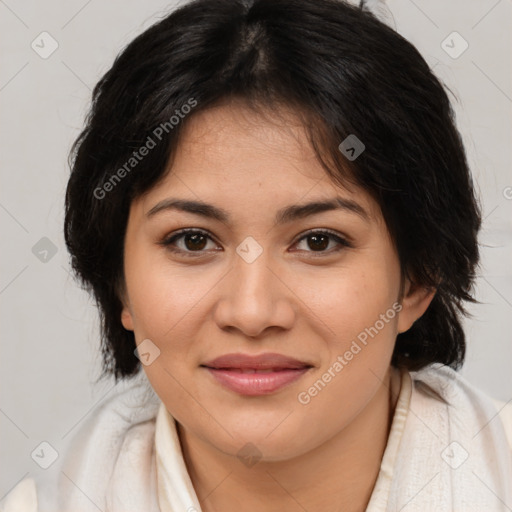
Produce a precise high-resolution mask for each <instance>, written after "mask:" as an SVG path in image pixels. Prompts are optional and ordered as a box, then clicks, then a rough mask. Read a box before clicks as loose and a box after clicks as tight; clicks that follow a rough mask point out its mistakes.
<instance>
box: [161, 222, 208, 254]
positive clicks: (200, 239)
mask: <svg viewBox="0 0 512 512" xmlns="http://www.w3.org/2000/svg"><path fill="white" fill-rule="evenodd" d="M208 241H212V242H213V239H212V237H211V236H210V235H209V234H208V233H207V232H205V231H198V230H191V229H187V230H184V231H180V232H179V233H176V234H174V235H172V236H170V237H168V238H166V239H165V240H163V241H162V242H160V243H161V244H162V245H163V246H165V247H167V248H168V249H169V250H170V251H172V252H175V253H179V254H183V255H184V256H192V257H194V256H201V255H202V254H203V253H206V252H208V250H207V249H206V247H207V245H208ZM214 250H215V249H214ZM194 253H195V254H194Z"/></svg>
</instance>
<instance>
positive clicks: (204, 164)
mask: <svg viewBox="0 0 512 512" xmlns="http://www.w3.org/2000/svg"><path fill="white" fill-rule="evenodd" d="M183 128H184V129H183V132H182V133H181V136H180V140H179V143H178V147H177V149H176V152H175V154H174V156H173V159H172V161H171V163H170V165H169V167H168V172H167V175H166V176H165V178H164V179H163V180H162V181H160V182H159V183H158V185H157V186H156V187H154V188H153V189H152V190H151V191H149V193H148V194H146V195H145V201H144V203H145V205H146V206H145V208H144V209H145V210H146V211H148V210H149V209H150V208H151V207H152V204H153V203H154V202H155V201H158V200H162V199H163V198H165V197H167V196H169V195H172V196H176V195H181V196H184V197H187V198H189V199H202V200H205V201H207V202H210V203H212V202H221V203H222V206H223V207H225V208H227V209H229V208H230V206H229V204H232V205H239V204H240V203H244V204H246V205H247V206H248V207H249V206H250V205H251V204H255V203H256V202H258V201H256V200H255V198H256V197H257V198H258V200H259V203H260V204H261V205H262V207H265V208H266V209H268V208H269V207H272V205H276V206H277V205H278V204H281V203H282V204H285V203H291V202H295V203H297V202H299V201H300V202H305V201H306V200H307V199H310V200H311V199H328V198H332V197H334V196H342V197H344V198H347V199H357V202H358V203H360V204H361V205H362V206H363V208H364V209H365V210H366V211H367V212H368V213H369V215H370V216H371V217H377V218H378V217H379V208H378V205H376V203H375V202H374V201H373V200H372V199H371V197H370V196H369V195H368V194H367V193H366V192H365V191H364V190H363V189H361V188H358V187H355V186H354V185H350V188H347V187H344V186H340V185H339V184H335V183H334V182H333V181H332V179H331V178H330V177H329V176H328V175H327V173H326V171H325V169H324V168H323V167H322V165H321V163H320V162H319V160H318V156H317V154H316V153H315V151H314V149H313V148H312V146H311V143H310V141H309V139H308V134H307V131H306V129H305V127H304V124H303V122H302V121H301V119H300V117H299V116H298V115H297V114H296V113H294V112H292V111H290V110H289V109H286V108H281V109H279V110H273V111H270V110H262V111H254V110H252V109H250V108H249V107H247V106H246V105H244V104H243V103H241V102H236V101H233V102H230V103H229V104H223V105H219V106H216V107H214V108H210V109H207V110H204V111H199V112H196V113H194V115H193V116H191V117H190V119H187V122H186V123H185V125H184V127H183Z"/></svg>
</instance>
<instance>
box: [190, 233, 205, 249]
mask: <svg viewBox="0 0 512 512" xmlns="http://www.w3.org/2000/svg"><path fill="white" fill-rule="evenodd" d="M201 238H202V239H203V240H202V243H201V242H198V240H200V239H201ZM189 242H192V246H191V245H190V244H189ZM198 243H199V245H196V244H198ZM205 245H206V240H205V237H204V236H203V235H201V234H200V233H192V234H188V235H185V246H186V247H187V249H190V250H193V249H203V248H204V246H205Z"/></svg>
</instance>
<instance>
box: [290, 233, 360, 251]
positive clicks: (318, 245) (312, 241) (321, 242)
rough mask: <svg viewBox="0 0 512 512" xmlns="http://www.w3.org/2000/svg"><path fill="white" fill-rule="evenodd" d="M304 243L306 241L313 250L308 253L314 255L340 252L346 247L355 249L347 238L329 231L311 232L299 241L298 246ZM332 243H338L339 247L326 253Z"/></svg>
mask: <svg viewBox="0 0 512 512" xmlns="http://www.w3.org/2000/svg"><path fill="white" fill-rule="evenodd" d="M302 241H306V244H305V245H306V247H308V248H309V249H311V251H309V250H307V249H306V252H313V253H315V252H316V253H332V252H338V251H340V250H342V249H343V248H345V247H353V246H352V244H351V243H350V242H348V241H347V240H346V239H345V238H343V237H341V236H340V235H338V234H337V233H334V232H332V231H329V230H316V231H309V232H307V233H306V234H305V235H303V236H302V237H301V238H300V239H299V240H298V241H297V244H300V243H301V242H302ZM331 241H334V242H336V244H337V245H338V247H337V248H335V249H332V250H329V251H326V250H325V249H327V248H328V247H329V244H330V242H331Z"/></svg>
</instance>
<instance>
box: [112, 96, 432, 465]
mask: <svg viewBox="0 0 512 512" xmlns="http://www.w3.org/2000/svg"><path fill="white" fill-rule="evenodd" d="M270 116H271V114H269V113H267V115H266V116H265V117H260V116H259V115H256V114H255V113H253V112H250V111H248V110H246V109H244V107H243V105H241V104H231V105H229V106H227V105H225V106H222V107H217V108H215V109H211V110H208V111H205V112H198V113H196V114H195V115H194V117H193V118H191V119H190V120H189V124H188V125H187V127H186V131H185V132H184V136H183V138H182V140H181V142H180V146H179V148H178V152H177V154H176V157H175V159H174V161H173V163H172V168H171V169H170V172H169V173H168V174H167V176H166V177H165V179H163V180H162V181H161V182H160V183H159V184H158V185H157V186H155V187H154V188H153V189H152V190H150V191H149V193H147V194H145V195H144V196H141V197H139V198H138V199H137V200H135V201H134V202H133V203H132V205H131V210H130V214H129V220H128V226H127V232H126V238H125V254H124V271H125V283H126V293H125V297H124V299H123V302H124V309H123V312H122V322H123V325H124V327H125V328H126V329H129V330H133V331H134V334H135V338H136V343H137V345H141V343H143V345H142V346H141V347H139V348H141V349H142V350H141V352H143V353H145V354H146V356H145V358H146V361H145V363H147V364H144V365H143V368H144V371H145V372H146V374H147V377H148V379H149V381H150V383H151V385H152V387H153V388H154V390H155V392H156V393H157V394H158V395H159V397H160V398H161V400H162V401H163V402H164V404H165V405H166V407H167V410H168V411H169V412H170V413H171V414H172V416H173V417H174V418H175V419H176V420H177V421H178V422H179V424H180V428H183V429H185V431H187V432H189V433H191V434H192V435H194V436H195V437H196V438H198V439H201V440H202V441H203V442H204V443H207V444H209V445H210V446H212V447H216V448H217V449H219V450H221V451H222V452H223V453H226V454H233V455H234V454H236V453H237V452H238V451H239V450H240V449H241V447H243V446H244V445H245V444H246V443H248V442H251V443H253V444H254V445H256V446H257V447H258V449H259V450H260V451H261V452H262V453H263V457H264V458H265V459H267V460H284V459H288V458H291V457H294V456H297V455H300V454H302V453H305V452H307V451H308V450H311V449H313V448H315V447H316V446H319V445H320V444H321V443H323V442H325V441H326V440H327V439H329V438H331V437H332V436H334V435H336V434H337V433H338V432H340V431H341V430H342V429H344V428H346V427H347V426H348V425H349V424H351V423H352V422H353V421H355V419H356V418H357V417H358V415H359V414H360V413H361V411H363V410H364V408H365V407H366V406H367V404H369V403H370V402H371V400H372V398H373V397H374V396H375V394H376V393H377V390H378V389H379V386H381V385H382V382H381V379H383V378H384V376H385V375H386V374H387V372H388V370H389V365H390V359H391V355H392V352H393V347H394V343H395V339H396V336H397V333H399V332H403V331H405V330H407V329H408V328H409V327H410V326H411V325H412V323H413V322H414V320H416V319H417V318H418V317H419V316H420V315H421V314H422V313H423V311H424V310H425V309H426V307H427V306H428V303H429V301H430V298H431V297H430V296H428V295H427V294H426V293H424V292H423V291H422V290H421V289H417V288H415V287H413V286H411V285H410V283H409V282H408V281H407V282H405V290H404V291H405V296H404V298H403V300H401V303H400V304H399V303H398V300H399V296H400V286H401V275H400V266H399V260H398V256H397V253H396V250H395V248H394V245H393V243H392V241H391V239H390V236H389V233H388V230H387V229H386V225H385V223H384V220H383V218H382V215H381V212H380V209H379V207H378V205H377V204H376V203H375V202H374V201H373V200H372V199H371V198H370V197H369V195H368V194H367V193H365V192H364V191H363V190H360V189H356V188H353V187H352V188H351V190H350V191H349V190H348V189H345V188H342V187H340V186H338V185H334V184H333V183H332V182H331V181H330V180H329V178H328V177H327V175H326V174H325V171H324V170H323V168H322V167H321V165H320V163H319V162H318V161H317V160H316V158H315V154H314V152H313V150H312V149H311V147H310V145H309V143H308V142H307V139H306V134H305V132H304V130H303V128H302V127H301V125H300V123H298V121H295V120H294V118H293V116H292V114H290V113H288V114H285V113H283V116H288V117H287V118H285V117H280V118H277V117H276V118H272V117H270ZM175 200H181V201H195V202H202V203H206V204H207V205H211V206H209V207H202V208H197V205H196V207H195V212H194V211H191V210H193V208H184V207H183V203H182V207H180V205H179V204H178V205H177V204H176V203H175V205H174V206H172V205H171V204H170V203H171V201H175ZM337 200H338V202H337V203H336V201H337ZM322 202H332V204H337V207H336V208H332V207H331V208H326V207H325V206H324V207H316V208H315V207H311V208H309V209H297V208H294V209H293V208H290V207H291V206H293V205H301V206H302V205H305V204H307V203H322ZM189 206H190V205H189ZM212 212H214V213H215V214H216V215H213V213H212ZM283 212H285V213H283ZM184 230H192V231H193V233H192V234H190V233H189V234H187V233H185V234H183V231H184ZM269 352H270V353H277V354H281V355H283V356H286V357H288V358H293V359H295V360H298V361H299V362H300V363H302V364H303V365H304V364H306V365H307V366H308V369H306V370H302V371H297V370H287V371H284V373H283V371H281V372H282V373H281V375H277V374H278V373H279V372H278V371H275V372H272V377H269V374H267V377H264V376H263V374H261V375H259V376H258V377H256V376H254V375H253V376H246V377H245V378H246V380H247V381H249V380H251V382H252V383H253V385H252V387H251V386H250V385H247V386H246V387H243V384H241V385H240V386H242V387H243V389H242V388H240V387H238V388H233V387H229V386H226V385H225V384H223V383H221V382H220V380H219V378H217V377H216V375H220V373H221V371H219V370H217V371H212V370H209V369H208V368H206V367H205V366H203V365H205V364H206V363H208V362H210V361H212V360H213V359H214V358H217V357H219V356H222V355H225V354H233V353H236V354H247V355H260V354H263V353H269ZM229 373H231V376H233V371H229ZM285 373H286V375H287V376H288V377H290V376H291V375H292V374H293V378H292V377H290V379H291V380H289V381H288V380H287V378H288V377H283V375H284V374H285ZM224 375H225V376H226V373H225V372H224ZM276 375H277V376H276ZM238 377H240V374H239V375H238ZM238 377H237V379H238ZM274 377H275V378H276V379H277V381H279V382H281V383H282V385H281V387H277V388H275V386H274V388H275V389H273V388H272V387H264V386H263V385H262V387H260V388H258V387H257V386H258V384H257V382H256V381H257V379H260V381H259V382H262V380H265V379H267V381H265V382H267V383H268V380H271V381H272V378H274ZM226 378H228V379H229V378H231V377H226ZM279 379H281V380H279ZM242 380H243V379H242ZM239 381H240V379H238V380H237V382H239ZM230 382H233V379H231V381H230ZM254 382H256V384H254ZM272 382H275V381H272ZM283 382H284V384H283ZM255 386H256V391H255ZM258 390H259V391H258ZM340 404H341V405H342V406H340Z"/></svg>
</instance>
